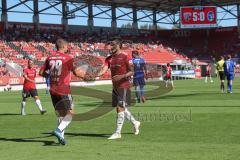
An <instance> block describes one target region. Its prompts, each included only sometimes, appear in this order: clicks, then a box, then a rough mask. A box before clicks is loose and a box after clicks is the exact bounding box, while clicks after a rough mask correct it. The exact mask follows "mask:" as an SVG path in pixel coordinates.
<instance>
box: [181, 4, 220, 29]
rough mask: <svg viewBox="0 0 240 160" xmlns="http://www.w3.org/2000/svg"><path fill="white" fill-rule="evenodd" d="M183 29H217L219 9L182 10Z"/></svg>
mask: <svg viewBox="0 0 240 160" xmlns="http://www.w3.org/2000/svg"><path fill="white" fill-rule="evenodd" d="M180 18H181V28H211V27H217V7H215V6H189V7H181V9H180Z"/></svg>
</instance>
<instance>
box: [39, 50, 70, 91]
mask: <svg viewBox="0 0 240 160" xmlns="http://www.w3.org/2000/svg"><path fill="white" fill-rule="evenodd" d="M46 70H49V72H50V92H51V94H53V95H67V94H70V93H71V90H70V82H71V72H72V71H73V70H74V67H73V57H71V56H70V55H67V54H63V53H60V52H55V53H53V55H51V56H49V57H48V58H47V59H46V61H45V64H44V65H43V66H42V68H41V71H42V72H44V71H46Z"/></svg>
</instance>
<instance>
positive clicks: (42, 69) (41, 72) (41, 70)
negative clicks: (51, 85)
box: [38, 59, 47, 77]
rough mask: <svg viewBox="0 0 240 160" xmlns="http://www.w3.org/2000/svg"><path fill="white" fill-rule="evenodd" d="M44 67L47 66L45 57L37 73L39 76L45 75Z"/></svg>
mask: <svg viewBox="0 0 240 160" xmlns="http://www.w3.org/2000/svg"><path fill="white" fill-rule="evenodd" d="M46 68H47V59H46V61H45V63H44V65H43V66H42V67H41V68H40V70H39V73H38V74H39V75H40V76H42V77H44V76H45V74H44V73H45V71H46Z"/></svg>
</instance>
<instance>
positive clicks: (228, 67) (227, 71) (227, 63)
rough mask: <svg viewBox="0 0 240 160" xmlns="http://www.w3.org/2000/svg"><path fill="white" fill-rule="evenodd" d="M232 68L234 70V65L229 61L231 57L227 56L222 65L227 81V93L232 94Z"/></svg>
mask: <svg viewBox="0 0 240 160" xmlns="http://www.w3.org/2000/svg"><path fill="white" fill-rule="evenodd" d="M234 68H235V63H234V61H233V60H232V59H231V55H228V56H227V60H226V61H225V63H224V72H225V75H226V77H227V81H228V83H227V84H228V93H232V83H233V80H234Z"/></svg>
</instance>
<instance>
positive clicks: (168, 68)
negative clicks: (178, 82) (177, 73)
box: [166, 66, 172, 77]
mask: <svg viewBox="0 0 240 160" xmlns="http://www.w3.org/2000/svg"><path fill="white" fill-rule="evenodd" d="M166 76H167V77H171V76H172V67H170V66H169V67H167V74H166Z"/></svg>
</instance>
